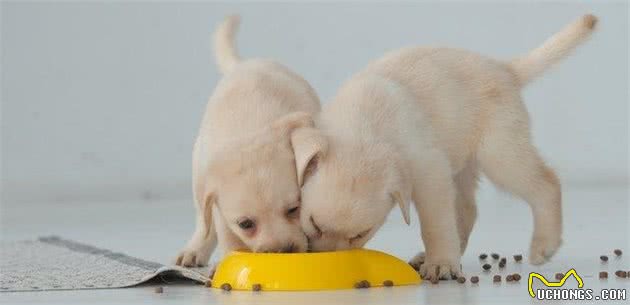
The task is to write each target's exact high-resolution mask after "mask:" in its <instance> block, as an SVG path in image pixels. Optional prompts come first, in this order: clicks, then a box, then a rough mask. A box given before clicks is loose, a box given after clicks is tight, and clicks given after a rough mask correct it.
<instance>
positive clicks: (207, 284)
mask: <svg viewBox="0 0 630 305" xmlns="http://www.w3.org/2000/svg"><path fill="white" fill-rule="evenodd" d="M204 285H205V286H206V287H212V281H206V282H205V283H204Z"/></svg>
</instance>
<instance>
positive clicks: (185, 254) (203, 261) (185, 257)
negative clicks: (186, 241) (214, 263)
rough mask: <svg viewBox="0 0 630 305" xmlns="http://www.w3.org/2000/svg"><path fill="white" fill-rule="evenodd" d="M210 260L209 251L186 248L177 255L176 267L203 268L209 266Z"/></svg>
mask: <svg viewBox="0 0 630 305" xmlns="http://www.w3.org/2000/svg"><path fill="white" fill-rule="evenodd" d="M208 260H210V253H209V251H204V250H203V249H195V248H185V249H184V250H182V251H181V252H180V253H179V255H177V259H175V265H177V266H182V267H203V266H205V265H207V264H208Z"/></svg>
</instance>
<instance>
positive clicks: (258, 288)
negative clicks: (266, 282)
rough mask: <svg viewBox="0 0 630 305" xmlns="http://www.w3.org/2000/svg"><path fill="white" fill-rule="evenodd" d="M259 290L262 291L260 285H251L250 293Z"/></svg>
mask: <svg viewBox="0 0 630 305" xmlns="http://www.w3.org/2000/svg"><path fill="white" fill-rule="evenodd" d="M260 290H262V285H260V284H254V285H252V291H260Z"/></svg>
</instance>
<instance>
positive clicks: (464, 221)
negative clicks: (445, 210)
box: [454, 160, 479, 254]
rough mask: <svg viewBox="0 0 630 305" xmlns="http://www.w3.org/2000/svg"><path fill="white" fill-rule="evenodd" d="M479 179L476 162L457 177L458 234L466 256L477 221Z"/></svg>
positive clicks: (472, 162)
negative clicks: (469, 240) (476, 195)
mask: <svg viewBox="0 0 630 305" xmlns="http://www.w3.org/2000/svg"><path fill="white" fill-rule="evenodd" d="M478 179H479V171H478V169H477V164H476V161H475V160H471V161H469V162H468V164H467V165H466V167H465V168H464V169H462V170H461V171H460V172H459V173H457V175H455V178H454V181H455V188H456V189H457V194H456V197H455V209H456V210H457V232H458V234H459V242H460V249H461V253H462V254H464V251H466V247H467V246H468V238H469V237H470V232H471V231H472V229H473V226H474V225H475V221H476V220H477V204H476V202H475V192H476V191H477V184H478V181H479V180H478Z"/></svg>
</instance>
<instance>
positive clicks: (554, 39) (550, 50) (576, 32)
mask: <svg viewBox="0 0 630 305" xmlns="http://www.w3.org/2000/svg"><path fill="white" fill-rule="evenodd" d="M596 24H597V17H595V16H593V15H590V14H589V15H584V16H582V17H581V18H580V19H579V20H576V21H574V22H573V23H571V24H569V25H567V26H566V27H565V28H564V29H562V30H561V31H560V32H558V33H556V34H555V35H553V36H551V37H550V38H549V39H547V41H545V42H544V43H543V44H542V45H541V46H540V47H538V48H536V49H534V50H532V51H530V52H529V53H527V54H525V55H524V56H520V57H517V58H515V59H513V60H512V61H511V62H510V63H509V65H510V67H511V68H512V69H513V70H514V71H515V72H516V75H517V77H518V79H519V82H520V84H521V85H522V86H525V85H527V84H528V83H529V82H530V81H531V80H533V79H534V78H536V77H537V76H539V75H541V74H542V73H543V72H544V71H545V70H547V69H548V68H550V67H551V66H552V65H554V64H555V63H557V62H559V61H560V60H561V59H563V58H564V57H566V56H567V55H569V53H571V51H572V50H573V49H575V48H576V47H577V46H578V45H580V44H581V43H583V42H584V41H586V40H587V39H588V38H589V37H590V36H591V33H593V31H594V30H595V25H596Z"/></svg>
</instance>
